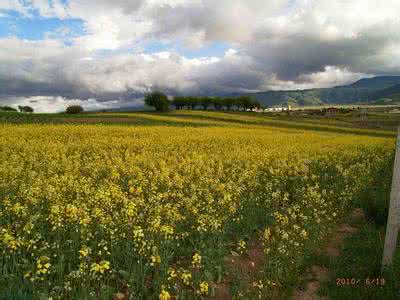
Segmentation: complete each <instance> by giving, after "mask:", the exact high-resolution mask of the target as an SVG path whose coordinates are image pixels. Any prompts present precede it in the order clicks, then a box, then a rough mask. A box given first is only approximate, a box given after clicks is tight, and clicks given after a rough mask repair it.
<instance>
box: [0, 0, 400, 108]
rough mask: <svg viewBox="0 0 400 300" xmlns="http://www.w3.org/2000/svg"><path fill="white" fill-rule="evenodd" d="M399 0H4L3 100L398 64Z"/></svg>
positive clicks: (237, 87)
mask: <svg viewBox="0 0 400 300" xmlns="http://www.w3.org/2000/svg"><path fill="white" fill-rule="evenodd" d="M399 11H400V1H399V0H385V1H382V0H379V1H378V0H268V1H265V0H218V1H216V0H112V1H111V0H0V105H5V104H22V103H24V104H28V105H31V106H33V107H34V108H36V110H39V111H47V112H53V111H58V110H60V109H63V108H64V107H65V106H66V105H69V104H71V103H74V104H75V103H78V104H82V105H83V106H84V107H86V108H88V109H92V108H107V107H115V106H127V105H139V104H141V103H142V102H141V100H140V98H141V97H142V95H143V94H144V93H146V92H148V91H151V90H154V89H159V90H162V91H164V92H166V93H167V94H169V95H176V94H202V95H216V94H227V93H237V92H251V91H264V90H269V89H275V90H276V89H299V88H310V87H330V86H334V85H340V84H345V83H349V82H352V81H355V80H357V79H359V78H361V77H367V76H372V75H385V74H396V75H397V74H400V17H399V16H400V14H399Z"/></svg>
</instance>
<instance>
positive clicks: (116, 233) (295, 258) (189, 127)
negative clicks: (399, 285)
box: [0, 112, 395, 300]
mask: <svg viewBox="0 0 400 300" xmlns="http://www.w3.org/2000/svg"><path fill="white" fill-rule="evenodd" d="M3 117H4V116H3ZM7 118H9V119H5V121H4V120H3V123H2V124H0V253H1V258H0V299H31V298H33V299H48V298H49V297H52V298H53V299H110V298H112V296H113V295H114V294H116V293H121V294H124V295H125V296H126V297H127V299H162V300H168V299H196V298H198V299H200V298H202V299H206V298H207V299H208V298H213V297H214V298H218V297H219V295H220V293H221V291H227V292H229V294H230V295H233V296H234V297H236V298H243V299H256V298H262V299H263V298H274V297H275V296H276V295H280V296H281V297H284V296H285V295H286V294H285V293H287V292H288V289H287V287H288V286H290V285H291V284H292V283H293V281H294V280H295V279H296V278H298V277H299V276H301V275H299V272H300V270H301V266H302V264H303V261H304V259H305V257H306V256H307V255H309V254H310V253H311V252H312V251H313V250H315V248H316V247H317V245H318V244H319V242H320V241H321V240H322V239H324V238H325V237H326V236H327V235H328V234H329V231H330V230H331V229H332V227H333V226H334V225H335V224H336V223H337V222H338V221H339V220H340V219H341V218H343V217H344V216H346V215H347V214H349V213H350V210H351V208H352V207H354V205H355V204H356V202H357V201H358V199H359V195H360V194H361V193H363V192H365V189H366V188H367V187H368V185H369V183H370V182H371V180H372V178H373V176H374V174H375V173H376V171H377V170H379V169H380V168H382V166H387V164H388V163H387V162H388V161H391V160H392V159H393V155H394V141H395V134H394V132H393V131H390V130H376V129H371V128H369V129H363V128H359V127H358V128H354V126H351V124H350V123H349V124H347V123H346V124H345V122H344V121H343V122H342V121H338V120H337V121H334V120H330V121H329V120H328V121H326V122H318V121H313V120H297V121H293V120H289V119H285V118H281V119H279V120H278V119H274V118H267V117H264V116H254V115H249V114H240V113H236V114H234V113H231V114H228V113H227V114H224V113H218V112H208V113H207V112H190V113H189V112H180V113H176V114H165V115H158V114H145V113H132V114H124V113H120V114H109V115H108V114H93V115H83V116H78V117H67V116H63V115H58V116H56V117H53V116H48V117H46V116H42V117H41V118H39V117H37V118H38V119H34V117H33V116H32V117H30V118H33V119H29V120H28V119H26V120H22V121H19V122H14V121H13V120H12V118H13V117H12V115H8V117H7ZM27 118H28V117H27ZM91 120H92V121H91ZM93 120H94V121H93ZM15 123H17V124H15ZM25 123H26V124H25ZM92 123H94V124H92ZM251 253H253V254H254V253H257V255H256V256H254V255H252V254H251ZM254 257H256V258H257V259H253V258H254ZM244 265H246V266H244ZM286 296H287V295H286Z"/></svg>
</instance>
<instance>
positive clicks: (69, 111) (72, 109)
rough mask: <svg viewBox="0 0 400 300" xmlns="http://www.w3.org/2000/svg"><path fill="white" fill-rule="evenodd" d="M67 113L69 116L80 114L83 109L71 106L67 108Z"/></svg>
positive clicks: (78, 106)
mask: <svg viewBox="0 0 400 300" xmlns="http://www.w3.org/2000/svg"><path fill="white" fill-rule="evenodd" d="M65 112H66V113H67V114H79V113H81V112H83V107H82V106H80V105H71V106H68V107H67V109H66V110H65Z"/></svg>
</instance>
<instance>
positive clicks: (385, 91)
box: [249, 76, 400, 106]
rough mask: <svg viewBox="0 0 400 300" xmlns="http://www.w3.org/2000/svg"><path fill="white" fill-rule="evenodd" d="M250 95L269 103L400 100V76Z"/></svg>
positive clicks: (268, 104)
mask: <svg viewBox="0 0 400 300" xmlns="http://www.w3.org/2000/svg"><path fill="white" fill-rule="evenodd" d="M249 95H250V96H253V97H254V98H256V99H257V100H258V101H260V102H261V103H262V104H264V105H267V106H280V105H288V104H289V105H292V106H305V105H322V104H353V103H354V104H355V103H374V102H376V101H378V100H379V99H382V98H386V99H392V98H395V99H397V100H398V101H399V102H400V76H377V77H372V78H363V79H360V80H358V81H356V82H354V83H352V84H349V85H343V86H336V87H333V88H321V89H307V90H291V91H266V92H259V93H252V94H249ZM391 97H392V98H391ZM377 104H378V103H377Z"/></svg>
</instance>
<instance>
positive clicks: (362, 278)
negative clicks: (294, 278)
mask: <svg viewBox="0 0 400 300" xmlns="http://www.w3.org/2000/svg"><path fill="white" fill-rule="evenodd" d="M351 225H353V226H354V227H356V228H358V229H359V231H358V232H356V233H354V234H353V235H351V236H349V237H347V238H346V239H345V241H344V244H343V248H342V251H341V255H340V256H339V257H337V258H318V260H319V261H320V262H322V263H323V264H324V266H325V267H327V268H328V269H329V270H330V272H331V276H330V279H329V280H328V281H326V282H325V283H324V284H323V285H322V286H321V288H320V290H319V292H320V294H321V295H322V296H326V297H328V298H329V299H399V298H400V251H397V253H396V257H395V260H394V265H393V267H392V268H391V269H390V270H387V271H386V272H385V273H384V274H381V271H380V269H381V260H382V252H383V245H384V226H381V225H375V224H374V223H372V222H365V221H360V222H359V223H357V224H354V223H353V224H351ZM352 279H353V280H352Z"/></svg>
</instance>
